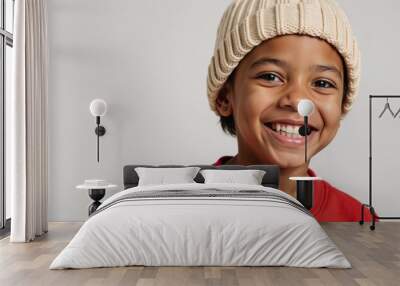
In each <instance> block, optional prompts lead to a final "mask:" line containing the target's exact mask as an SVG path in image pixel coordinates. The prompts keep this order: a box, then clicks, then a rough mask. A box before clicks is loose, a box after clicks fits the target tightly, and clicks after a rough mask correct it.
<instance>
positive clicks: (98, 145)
mask: <svg viewBox="0 0 400 286" xmlns="http://www.w3.org/2000/svg"><path fill="white" fill-rule="evenodd" d="M97 128H99V124H97ZM99 137H100V136H99V133H98V132H97V162H99V147H100V144H99Z"/></svg>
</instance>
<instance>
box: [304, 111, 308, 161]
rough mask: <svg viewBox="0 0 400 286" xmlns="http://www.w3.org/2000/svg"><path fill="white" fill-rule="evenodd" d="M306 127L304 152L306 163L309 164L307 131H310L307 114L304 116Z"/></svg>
mask: <svg viewBox="0 0 400 286" xmlns="http://www.w3.org/2000/svg"><path fill="white" fill-rule="evenodd" d="M304 127H305V136H304V139H305V142H304V143H305V144H304V148H305V152H304V157H305V158H304V159H305V163H306V164H307V135H308V134H307V133H308V117H307V116H304Z"/></svg>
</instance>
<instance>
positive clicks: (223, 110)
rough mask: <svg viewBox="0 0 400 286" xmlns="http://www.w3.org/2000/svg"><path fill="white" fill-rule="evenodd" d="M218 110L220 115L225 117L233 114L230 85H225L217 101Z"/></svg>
mask: <svg viewBox="0 0 400 286" xmlns="http://www.w3.org/2000/svg"><path fill="white" fill-rule="evenodd" d="M216 108H217V110H218V113H219V114H220V115H222V116H224V117H228V116H230V115H231V114H232V112H233V109H232V93H231V88H230V85H229V84H225V85H224V86H223V87H222V89H221V90H220V92H219V94H218V97H217V100H216Z"/></svg>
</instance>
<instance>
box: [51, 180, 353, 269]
mask: <svg viewBox="0 0 400 286" xmlns="http://www.w3.org/2000/svg"><path fill="white" fill-rule="evenodd" d="M205 186H206V187H207V188H218V189H220V190H227V191H232V190H237V191H239V190H246V189H249V190H263V191H268V192H272V193H275V194H278V195H281V196H285V197H286V198H289V199H290V200H291V201H293V202H296V203H297V204H299V202H298V201H297V200H295V199H294V198H292V197H291V196H289V195H287V194H285V193H284V192H281V191H279V190H277V189H273V188H268V187H263V186H255V185H238V184H198V183H193V184H175V185H157V186H140V187H139V186H138V187H135V188H131V189H127V190H124V191H122V192H119V193H117V194H115V195H113V196H111V197H110V198H108V199H107V200H105V201H104V202H103V204H102V205H101V206H100V207H99V210H100V209H101V208H104V210H103V211H100V212H99V213H97V214H95V215H94V216H92V217H90V218H89V219H88V220H87V221H86V222H85V223H84V224H83V225H82V227H81V228H80V230H79V231H78V233H77V234H76V235H75V237H74V238H73V239H72V240H71V242H70V243H69V244H68V245H67V246H66V247H65V248H64V250H63V251H62V252H61V253H60V254H59V255H58V256H57V257H56V258H55V259H54V261H53V262H52V264H51V265H50V269H62V268H90V267H111V266H127V265H145V266H188V265H190V266H194V265H199V266H200V265H204V266H206V265H214V266H242V265H247V266H294V267H332V268H350V267H351V265H350V263H349V262H348V261H347V259H346V258H345V257H344V255H343V253H342V252H341V251H340V250H339V249H338V248H337V247H336V245H335V244H334V243H333V242H332V241H331V239H330V238H329V237H328V236H327V234H326V233H325V231H324V230H323V229H322V228H321V226H320V225H319V223H318V222H317V221H316V220H315V219H314V218H313V217H312V216H310V215H308V214H306V213H305V212H303V211H300V210H299V209H297V208H295V207H293V206H291V205H289V204H283V203H279V202H274V201H265V200H262V199H257V198H248V199H247V198H231V197H226V198H212V197H209V198H204V197H202V198H197V197H193V198H191V197H189V198H188V197H186V198H182V199H180V198H168V199H166V198H153V199H147V200H138V201H135V200H133V201H122V202H119V203H116V204H111V205H109V204H110V203H112V202H113V201H115V200H116V199H118V198H119V197H121V196H124V195H126V194H128V193H130V192H145V191H156V190H158V191H164V190H199V191H200V190H202V189H204V188H205ZM107 205H108V207H107V208H106V206H107Z"/></svg>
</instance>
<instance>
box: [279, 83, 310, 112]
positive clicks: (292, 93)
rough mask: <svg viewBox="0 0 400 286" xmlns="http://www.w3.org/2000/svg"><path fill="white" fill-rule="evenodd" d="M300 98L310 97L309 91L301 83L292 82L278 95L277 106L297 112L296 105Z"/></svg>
mask: <svg viewBox="0 0 400 286" xmlns="http://www.w3.org/2000/svg"><path fill="white" fill-rule="evenodd" d="M302 99H310V100H311V98H310V96H309V91H308V90H307V88H306V87H305V86H304V85H303V84H293V85H292V86H290V87H289V88H288V89H286V90H285V91H284V93H283V94H282V95H281V96H280V97H279V102H278V106H279V107H280V108H282V109H286V110H291V111H295V112H297V106H298V104H299V102H300V100H302Z"/></svg>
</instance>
